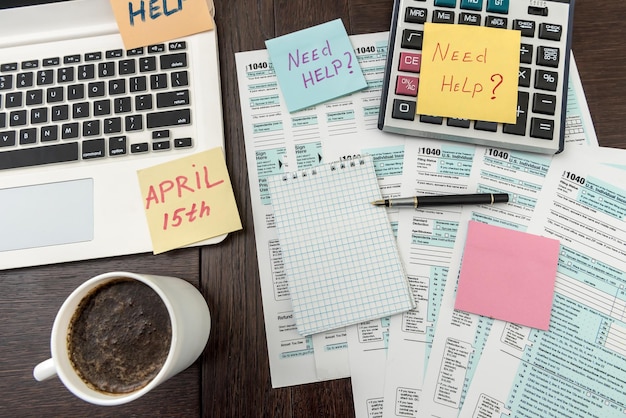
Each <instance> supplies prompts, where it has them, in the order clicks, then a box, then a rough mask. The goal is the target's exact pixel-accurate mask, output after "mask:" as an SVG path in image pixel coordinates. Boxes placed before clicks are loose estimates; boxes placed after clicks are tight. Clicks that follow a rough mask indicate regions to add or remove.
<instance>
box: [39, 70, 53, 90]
mask: <svg viewBox="0 0 626 418" xmlns="http://www.w3.org/2000/svg"><path fill="white" fill-rule="evenodd" d="M52 83H54V71H53V70H39V71H37V85H38V86H47V85H49V84H52Z"/></svg>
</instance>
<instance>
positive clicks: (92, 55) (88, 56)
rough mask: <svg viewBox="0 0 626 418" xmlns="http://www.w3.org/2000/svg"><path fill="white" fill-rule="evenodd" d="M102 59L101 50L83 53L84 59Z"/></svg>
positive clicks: (87, 60)
mask: <svg viewBox="0 0 626 418" xmlns="http://www.w3.org/2000/svg"><path fill="white" fill-rule="evenodd" d="M101 59H102V52H88V53H86V54H85V61H86V62H89V61H100V60H101Z"/></svg>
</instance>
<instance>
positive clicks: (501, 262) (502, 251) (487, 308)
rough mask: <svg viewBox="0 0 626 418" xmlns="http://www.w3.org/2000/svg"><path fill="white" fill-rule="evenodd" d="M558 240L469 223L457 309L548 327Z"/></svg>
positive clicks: (517, 322)
mask: <svg viewBox="0 0 626 418" xmlns="http://www.w3.org/2000/svg"><path fill="white" fill-rule="evenodd" d="M559 247H560V245H559V241H558V240H555V239H551V238H545V237H542V236H538V235H532V234H528V233H526V232H520V231H514V230H511V229H506V228H502V227H498V226H493V225H487V224H484V223H481V222H476V221H470V222H469V226H468V230H467V239H466V241H465V249H464V251H463V261H462V264H461V273H460V275H459V284H458V287H457V293H456V302H455V305H454V308H455V309H458V310H461V311H467V312H471V313H475V314H478V315H484V316H488V317H491V318H496V319H502V320H504V321H507V322H512V323H515V324H519V325H525V326H529V327H533V328H539V329H543V330H547V329H548V326H549V324H550V312H551V310H552V299H553V296H554V281H555V279H556V269H557V263H558V258H559Z"/></svg>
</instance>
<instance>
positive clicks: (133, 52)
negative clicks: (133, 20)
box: [126, 46, 144, 57]
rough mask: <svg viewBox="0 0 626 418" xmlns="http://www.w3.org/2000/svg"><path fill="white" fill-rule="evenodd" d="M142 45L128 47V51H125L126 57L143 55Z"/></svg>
mask: <svg viewBox="0 0 626 418" xmlns="http://www.w3.org/2000/svg"><path fill="white" fill-rule="evenodd" d="M143 52H144V51H143V47H142V46H140V47H139V48H133V49H129V50H128V51H126V56H127V57H134V56H137V55H143Z"/></svg>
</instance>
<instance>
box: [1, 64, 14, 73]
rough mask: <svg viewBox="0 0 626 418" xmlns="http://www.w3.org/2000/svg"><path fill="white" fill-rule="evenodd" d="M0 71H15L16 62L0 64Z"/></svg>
mask: <svg viewBox="0 0 626 418" xmlns="http://www.w3.org/2000/svg"><path fill="white" fill-rule="evenodd" d="M0 71H2V72H3V73H6V72H8V71H17V62H10V63H7V64H2V65H0Z"/></svg>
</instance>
